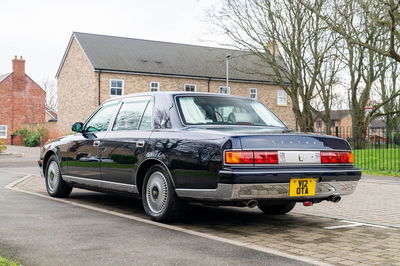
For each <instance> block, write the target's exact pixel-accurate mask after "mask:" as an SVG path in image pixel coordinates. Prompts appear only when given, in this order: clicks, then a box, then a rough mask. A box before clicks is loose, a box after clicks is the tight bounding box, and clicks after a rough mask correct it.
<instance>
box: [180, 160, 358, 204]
mask: <svg viewBox="0 0 400 266" xmlns="http://www.w3.org/2000/svg"><path fill="white" fill-rule="evenodd" d="M219 177H220V178H219V183H218V186H217V188H216V189H181V188H177V189H176V194H177V195H178V196H179V197H181V198H187V199H195V200H204V201H246V200H282V201H303V200H310V199H326V198H329V197H331V196H343V195H349V194H351V193H353V192H354V191H355V189H356V187H357V183H358V180H359V179H360V178H361V171H360V170H359V169H357V168H354V167H352V168H347V169H341V170H338V169H302V170H301V171H299V170H294V169H292V170H287V169H286V170H284V169H275V170H270V169H269V170H260V169H259V170H253V169H240V170H237V169H236V170H231V169H226V170H221V171H220V175H219ZM305 177H308V178H310V177H311V178H317V179H318V180H319V182H317V184H316V191H315V195H313V196H303V197H291V196H289V182H290V179H292V178H305Z"/></svg>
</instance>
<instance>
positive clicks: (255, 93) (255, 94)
mask: <svg viewBox="0 0 400 266" xmlns="http://www.w3.org/2000/svg"><path fill="white" fill-rule="evenodd" d="M252 90H255V92H253V91H252ZM249 91H250V99H254V100H257V88H250V89H249ZM252 95H254V96H255V97H254V98H253V97H251V96H252Z"/></svg>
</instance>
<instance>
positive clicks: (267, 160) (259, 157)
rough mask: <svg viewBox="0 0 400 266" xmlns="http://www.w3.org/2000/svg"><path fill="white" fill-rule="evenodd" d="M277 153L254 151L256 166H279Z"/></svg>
mask: <svg viewBox="0 0 400 266" xmlns="http://www.w3.org/2000/svg"><path fill="white" fill-rule="evenodd" d="M277 163H278V152H277V151H254V164H277Z"/></svg>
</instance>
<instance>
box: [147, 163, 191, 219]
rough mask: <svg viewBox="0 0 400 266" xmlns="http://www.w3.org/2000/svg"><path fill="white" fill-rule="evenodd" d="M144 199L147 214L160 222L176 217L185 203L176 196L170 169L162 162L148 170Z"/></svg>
mask: <svg viewBox="0 0 400 266" xmlns="http://www.w3.org/2000/svg"><path fill="white" fill-rule="evenodd" d="M142 200H143V207H144V210H145V212H146V214H147V215H148V216H149V217H150V218H151V219H152V220H154V221H158V222H167V221H171V220H174V219H176V218H177V217H178V215H179V212H180V210H181V208H182V204H183V203H182V201H181V200H180V199H179V198H178V197H177V196H176V193H175V189H174V186H173V183H172V179H171V177H170V175H169V173H168V171H167V170H166V169H165V167H164V166H162V165H160V164H156V165H153V166H152V167H150V168H149V170H148V171H147V173H146V176H145V179H144V182H143V188H142Z"/></svg>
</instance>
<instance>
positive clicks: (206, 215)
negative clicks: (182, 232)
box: [69, 190, 324, 232]
mask: <svg viewBox="0 0 400 266" xmlns="http://www.w3.org/2000/svg"><path fill="white" fill-rule="evenodd" d="M69 200H71V201H74V202H78V203H82V204H86V205H91V206H95V207H98V208H102V209H106V210H109V211H115V212H118V213H123V214H127V215H134V216H136V217H140V218H145V219H148V217H147V216H146V214H145V212H144V209H143V206H142V202H141V200H139V199H136V198H129V197H124V196H120V195H112V194H104V193H98V192H91V191H84V190H80V191H77V192H75V191H74V192H73V193H72V194H71V196H70V197H69ZM321 223H322V224H321ZM323 223H324V221H321V219H315V217H308V216H307V215H299V214H290V213H289V214H285V215H265V214H263V213H262V212H261V211H260V210H259V209H258V208H257V207H255V208H252V209H250V208H247V207H246V208H241V207H226V206H220V207H217V206H207V205H203V204H199V203H191V204H186V206H185V207H184V208H183V210H182V212H181V215H180V217H178V219H176V220H175V221H174V222H171V224H174V225H181V226H186V227H196V226H205V227H215V226H218V227H221V228H232V229H233V228H236V227H242V226H259V225H262V227H263V228H270V229H271V228H276V229H279V230H278V231H280V232H282V230H284V231H287V230H291V228H298V227H299V226H300V225H306V226H312V227H321V226H323Z"/></svg>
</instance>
